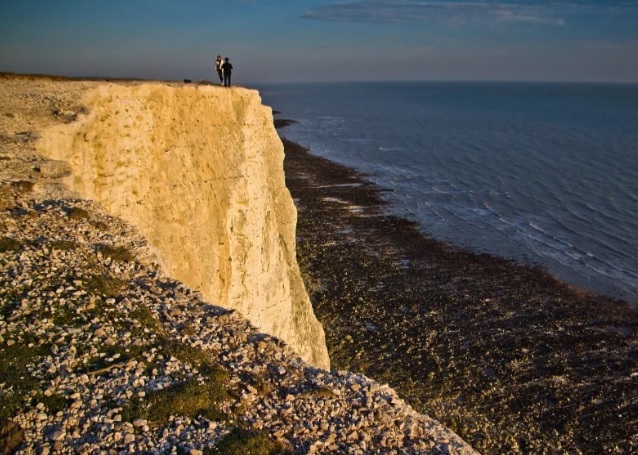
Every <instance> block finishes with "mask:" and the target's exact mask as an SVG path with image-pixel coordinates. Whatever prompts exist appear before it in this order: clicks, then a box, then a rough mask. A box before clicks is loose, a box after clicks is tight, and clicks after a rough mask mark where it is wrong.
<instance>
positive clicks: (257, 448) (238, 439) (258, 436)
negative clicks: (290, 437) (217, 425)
mask: <svg viewBox="0 0 638 455" xmlns="http://www.w3.org/2000/svg"><path fill="white" fill-rule="evenodd" d="M220 453H223V454H225V455H245V454H251V455H275V454H283V453H289V452H287V451H286V450H285V448H284V447H283V445H282V444H281V443H279V442H277V441H273V440H272V439H270V437H269V436H268V433H266V432H264V431H255V430H244V429H241V428H234V429H233V430H232V431H231V432H230V433H228V434H227V435H226V436H224V437H223V438H222V439H221V441H219V443H217V444H216V446H215V447H212V448H209V449H206V450H205V451H204V454H205V455H212V454H220Z"/></svg>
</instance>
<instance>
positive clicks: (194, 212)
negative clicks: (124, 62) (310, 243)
mask: <svg viewBox="0 0 638 455" xmlns="http://www.w3.org/2000/svg"><path fill="white" fill-rule="evenodd" d="M84 104H85V105H86V106H87V107H88V112H89V113H88V114H87V115H82V116H80V118H79V119H78V121H75V122H73V123H69V124H64V125H56V126H54V127H52V128H49V129H48V130H46V131H45V132H44V134H43V137H42V138H41V140H40V141H39V142H38V147H39V151H40V152H41V153H42V154H44V155H46V156H49V157H51V158H54V159H58V160H63V161H65V162H67V163H69V165H70V166H71V169H72V175H71V176H70V177H68V178H67V181H66V182H65V183H66V184H67V185H68V186H69V187H70V188H71V189H72V190H74V191H76V192H77V193H79V194H80V195H82V196H83V197H85V198H89V199H94V200H96V201H98V202H100V203H101V204H102V205H103V206H105V207H106V209H107V210H108V211H109V212H110V213H113V214H114V215H117V216H119V217H122V218H123V219H125V220H128V221H130V222H132V223H134V224H135V225H136V226H137V227H138V229H139V230H140V232H141V233H142V234H143V235H144V236H145V237H146V238H148V239H149V240H150V242H151V243H152V245H153V246H154V247H155V248H156V249H157V252H158V255H159V256H160V257H161V259H162V261H163V267H164V268H165V269H166V271H167V272H168V273H169V274H170V275H171V276H173V277H175V278H177V279H178V280H180V281H183V282H184V283H185V284H187V285H188V286H189V287H192V288H196V289H199V290H201V291H202V293H203V294H204V296H205V298H206V299H207V300H209V301H210V302H211V303H215V304H218V305H220V306H224V307H226V308H234V309H237V310H239V311H240V312H241V313H242V314H243V315H245V316H246V317H247V318H248V319H249V320H250V321H251V322H252V323H253V324H255V325H256V326H257V327H258V328H259V329H261V330H263V331H264V332H267V333H269V334H272V335H275V336H277V337H279V338H281V339H283V340H285V341H286V342H287V343H288V344H289V345H290V346H291V347H292V348H293V349H294V350H295V351H296V352H297V353H298V354H299V355H300V356H301V357H302V358H303V359H304V360H306V361H308V362H309V363H311V364H313V365H315V366H319V367H322V368H329V358H328V353H327V349H326V346H325V340H324V333H323V329H322V327H321V325H320V324H319V322H318V321H317V320H316V318H315V316H314V314H313V311H312V307H311V305H310V301H309V299H308V296H307V294H306V291H305V288H304V285H303V282H302V280H301V277H300V273H299V269H298V266H297V263H296V257H295V224H296V210H295V207H294V205H293V202H292V199H291V197H290V194H289V192H288V190H287V188H286V187H285V182H284V174H283V165H282V163H283V146H282V144H281V141H280V139H279V137H278V136H277V134H276V131H275V129H274V127H273V119H272V113H271V110H270V108H268V107H265V106H263V105H262V104H261V100H260V98H259V95H258V93H257V92H256V91H251V90H246V89H242V88H233V89H222V88H219V87H210V86H185V87H171V86H168V85H165V84H159V83H153V84H140V85H122V84H117V85H115V84H105V85H101V86H99V87H97V88H96V89H94V90H91V91H89V92H87V94H86V96H85V99H84Z"/></svg>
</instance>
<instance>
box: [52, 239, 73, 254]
mask: <svg viewBox="0 0 638 455" xmlns="http://www.w3.org/2000/svg"><path fill="white" fill-rule="evenodd" d="M49 247H50V248H51V249H52V250H61V251H71V250H75V249H76V248H77V247H78V244H77V243H76V242H71V241H69V240H54V241H52V242H50V243H49Z"/></svg>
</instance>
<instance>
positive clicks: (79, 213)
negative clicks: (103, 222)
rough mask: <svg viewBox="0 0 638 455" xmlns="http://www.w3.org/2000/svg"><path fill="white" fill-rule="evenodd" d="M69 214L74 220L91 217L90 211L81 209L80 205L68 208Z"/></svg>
mask: <svg viewBox="0 0 638 455" xmlns="http://www.w3.org/2000/svg"><path fill="white" fill-rule="evenodd" d="M67 215H68V216H69V218H71V219H72V220H88V219H89V218H90V217H91V216H90V215H89V212H87V211H86V210H84V209H81V208H80V207H71V208H70V209H68V211H67Z"/></svg>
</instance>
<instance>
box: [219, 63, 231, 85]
mask: <svg viewBox="0 0 638 455" xmlns="http://www.w3.org/2000/svg"><path fill="white" fill-rule="evenodd" d="M222 72H223V73H224V87H230V76H231V74H233V65H231V64H230V62H229V61H228V57H226V58H225V59H224V63H222Z"/></svg>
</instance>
